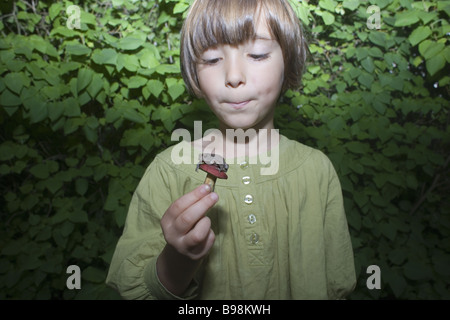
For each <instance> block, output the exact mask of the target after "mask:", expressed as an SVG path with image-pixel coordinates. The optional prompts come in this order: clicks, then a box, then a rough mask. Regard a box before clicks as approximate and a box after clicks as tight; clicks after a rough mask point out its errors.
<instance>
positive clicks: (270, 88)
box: [253, 66, 284, 96]
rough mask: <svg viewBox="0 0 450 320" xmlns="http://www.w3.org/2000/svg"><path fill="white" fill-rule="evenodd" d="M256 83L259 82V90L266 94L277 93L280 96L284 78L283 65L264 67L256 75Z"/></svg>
mask: <svg viewBox="0 0 450 320" xmlns="http://www.w3.org/2000/svg"><path fill="white" fill-rule="evenodd" d="M253 80H254V81H255V83H257V84H258V91H259V92H260V93H261V94H264V95H271V94H275V95H277V96H278V94H279V92H280V91H281V87H282V85H283V80H284V70H283V67H280V66H277V67H273V66H271V67H270V68H264V70H261V72H258V73H257V74H255V75H254V79H253Z"/></svg>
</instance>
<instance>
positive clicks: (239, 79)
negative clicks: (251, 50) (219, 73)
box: [225, 54, 246, 88]
mask: <svg viewBox="0 0 450 320" xmlns="http://www.w3.org/2000/svg"><path fill="white" fill-rule="evenodd" d="M225 65H226V71H225V86H226V87H228V88H238V87H239V86H242V85H244V84H245V82H246V78H245V66H244V64H243V63H242V61H241V58H240V57H239V56H238V55H237V54H236V55H232V56H230V57H229V59H228V61H226V63H225Z"/></svg>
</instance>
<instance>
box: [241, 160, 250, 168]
mask: <svg viewBox="0 0 450 320" xmlns="http://www.w3.org/2000/svg"><path fill="white" fill-rule="evenodd" d="M247 168H248V162H247V161H244V162H242V163H241V169H247Z"/></svg>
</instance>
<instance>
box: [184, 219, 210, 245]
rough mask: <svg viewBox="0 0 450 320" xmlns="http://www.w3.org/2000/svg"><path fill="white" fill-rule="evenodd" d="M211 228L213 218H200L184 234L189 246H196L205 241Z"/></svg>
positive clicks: (186, 243)
mask: <svg viewBox="0 0 450 320" xmlns="http://www.w3.org/2000/svg"><path fill="white" fill-rule="evenodd" d="M210 230H211V220H210V219H209V218H208V217H203V218H202V219H200V220H199V221H198V222H197V224H196V225H195V226H194V228H193V229H192V230H190V231H189V232H188V233H187V234H186V235H185V236H184V243H185V245H186V247H187V248H194V247H196V246H198V245H200V244H201V243H203V242H205V240H206V239H207V237H208V235H209V232H210Z"/></svg>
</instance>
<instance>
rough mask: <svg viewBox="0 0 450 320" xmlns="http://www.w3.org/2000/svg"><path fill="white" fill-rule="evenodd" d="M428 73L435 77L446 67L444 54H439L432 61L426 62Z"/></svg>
mask: <svg viewBox="0 0 450 320" xmlns="http://www.w3.org/2000/svg"><path fill="white" fill-rule="evenodd" d="M426 66H427V70H428V73H429V74H430V75H431V76H433V75H434V74H435V73H437V72H438V71H439V70H441V69H443V68H444V67H445V57H444V55H443V54H441V53H440V54H438V55H435V56H434V57H432V58H431V59H430V60H427V62H426Z"/></svg>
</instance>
